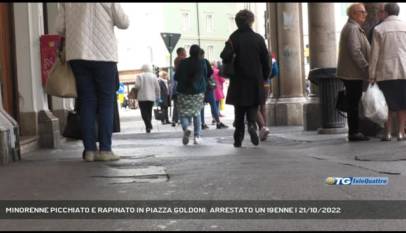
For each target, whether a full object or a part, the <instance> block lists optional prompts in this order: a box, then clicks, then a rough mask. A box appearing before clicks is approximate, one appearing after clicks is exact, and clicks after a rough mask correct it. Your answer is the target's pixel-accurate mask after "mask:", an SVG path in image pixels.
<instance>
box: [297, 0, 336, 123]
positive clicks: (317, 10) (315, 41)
mask: <svg viewBox="0 0 406 233" xmlns="http://www.w3.org/2000/svg"><path fill="white" fill-rule="evenodd" d="M308 16H309V53H310V69H314V68H329V67H336V66H337V46H336V36H335V33H336V32H335V17H334V3H308ZM318 93H319V91H318V87H317V86H316V85H314V84H313V83H312V84H311V94H310V95H309V99H308V102H307V103H306V104H305V105H304V111H303V112H304V113H303V114H304V115H303V118H304V125H303V126H304V130H317V129H318V128H319V127H320V122H321V112H320V105H319V97H318Z"/></svg>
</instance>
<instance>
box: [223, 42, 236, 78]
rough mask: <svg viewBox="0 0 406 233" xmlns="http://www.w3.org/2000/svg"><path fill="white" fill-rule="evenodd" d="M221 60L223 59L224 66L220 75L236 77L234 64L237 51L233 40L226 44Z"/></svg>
mask: <svg viewBox="0 0 406 233" xmlns="http://www.w3.org/2000/svg"><path fill="white" fill-rule="evenodd" d="M220 56H221V58H222V59H223V65H222V67H221V70H220V73H221V75H222V76H223V77H227V78H230V77H231V76H234V74H235V70H234V62H235V57H236V54H235V51H234V46H233V43H232V42H231V39H229V40H228V41H227V42H226V47H225V48H224V50H223V52H222V53H221V55H220Z"/></svg>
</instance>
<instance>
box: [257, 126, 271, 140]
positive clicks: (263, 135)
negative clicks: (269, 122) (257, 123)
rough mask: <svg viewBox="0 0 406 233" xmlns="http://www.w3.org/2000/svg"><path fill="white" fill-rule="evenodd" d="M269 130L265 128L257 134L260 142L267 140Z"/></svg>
mask: <svg viewBox="0 0 406 233" xmlns="http://www.w3.org/2000/svg"><path fill="white" fill-rule="evenodd" d="M268 134H269V129H268V128H267V127H263V128H262V129H261V131H260V132H259V138H260V139H261V141H265V140H266V139H267V138H268Z"/></svg>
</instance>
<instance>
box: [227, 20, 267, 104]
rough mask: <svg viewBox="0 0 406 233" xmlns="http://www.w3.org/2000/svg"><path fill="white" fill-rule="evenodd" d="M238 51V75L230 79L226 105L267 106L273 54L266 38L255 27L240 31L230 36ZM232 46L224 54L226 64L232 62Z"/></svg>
mask: <svg viewBox="0 0 406 233" xmlns="http://www.w3.org/2000/svg"><path fill="white" fill-rule="evenodd" d="M230 40H231V42H232V46H233V48H234V52H235V54H236V57H235V61H234V71H235V75H234V76H233V77H230V86H229V87H228V92H227V98H226V103H227V104H231V105H235V106H256V105H260V104H264V100H265V90H264V81H266V80H267V79H268V78H269V74H270V63H269V53H268V49H267V48H266V45H265V40H264V38H263V37H262V36H261V35H260V34H258V33H255V32H254V31H253V30H252V29H251V28H248V27H246V28H239V29H237V30H236V31H235V32H233V33H232V34H231V36H230ZM230 50H232V48H231V45H230V43H228V42H226V46H225V47H224V49H223V51H222V52H221V54H220V57H221V58H222V59H223V61H229V60H231V58H230V57H229V54H230Z"/></svg>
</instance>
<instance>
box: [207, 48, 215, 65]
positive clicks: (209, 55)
mask: <svg viewBox="0 0 406 233" xmlns="http://www.w3.org/2000/svg"><path fill="white" fill-rule="evenodd" d="M206 59H207V60H209V61H210V62H212V61H214V46H213V45H209V46H207V55H206Z"/></svg>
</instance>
